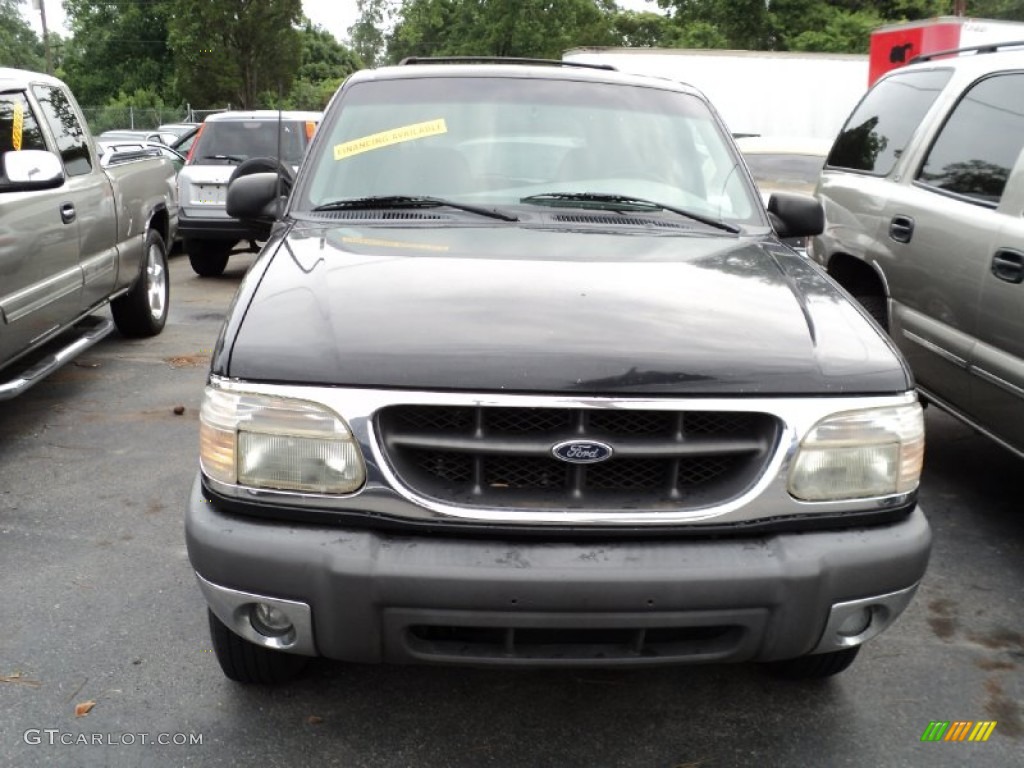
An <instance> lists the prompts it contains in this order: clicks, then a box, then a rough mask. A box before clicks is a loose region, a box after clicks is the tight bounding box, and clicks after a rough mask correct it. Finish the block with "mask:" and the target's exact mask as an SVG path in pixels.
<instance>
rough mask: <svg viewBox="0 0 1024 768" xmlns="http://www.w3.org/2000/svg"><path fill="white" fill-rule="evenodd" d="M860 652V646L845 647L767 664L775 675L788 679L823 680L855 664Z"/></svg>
mask: <svg viewBox="0 0 1024 768" xmlns="http://www.w3.org/2000/svg"><path fill="white" fill-rule="evenodd" d="M859 652H860V646H859V645H855V646H854V647H853V648H843V649H842V650H841V651H832V652H830V653H816V654H814V655H813V656H799V657H797V658H795V659H786V660H785V661H772V662H769V663H768V664H767V665H766V666H767V668H768V671H769V672H770V673H771V674H772V675H773V676H774V677H781V678H784V679H786V680H822V679H824V678H826V677H832V676H833V675H838V674H839V673H840V672H842V671H843V670H844V669H846V668H847V667H849V666H850V665H851V664H853V660H854V659H856V658H857V654H858V653H859Z"/></svg>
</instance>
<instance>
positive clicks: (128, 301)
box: [110, 229, 171, 338]
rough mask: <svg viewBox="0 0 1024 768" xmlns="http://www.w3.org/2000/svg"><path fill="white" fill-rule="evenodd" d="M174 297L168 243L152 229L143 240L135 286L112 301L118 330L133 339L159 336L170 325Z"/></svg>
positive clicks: (112, 309) (111, 306) (111, 307)
mask: <svg viewBox="0 0 1024 768" xmlns="http://www.w3.org/2000/svg"><path fill="white" fill-rule="evenodd" d="M170 297H171V282H170V279H169V276H168V274H167V246H166V244H165V243H164V239H163V238H162V237H161V236H160V233H159V232H157V231H155V230H152V229H151V230H149V231H148V232H147V233H146V239H145V241H144V243H143V257H142V270H141V272H140V274H139V276H138V278H136V280H135V285H133V286H132V288H131V290H130V291H128V293H126V294H124V295H123V296H118V297H117V298H116V299H114V300H113V301H112V302H110V311H111V313H112V314H113V315H114V324H115V325H117V330H119V331H120V332H121V334H122V335H124V336H129V337H132V338H143V337H146V336H156V335H157V334H158V333H160V331H162V330H163V329H164V325H166V324H167V309H168V304H169V302H170Z"/></svg>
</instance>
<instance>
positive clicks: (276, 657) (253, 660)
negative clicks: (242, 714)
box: [207, 609, 309, 685]
mask: <svg viewBox="0 0 1024 768" xmlns="http://www.w3.org/2000/svg"><path fill="white" fill-rule="evenodd" d="M207 614H208V616H209V619H210V639H211V640H212V641H213V652H214V654H215V655H216V657H217V661H218V662H219V663H220V668H221V671H222V672H224V674H225V675H226V676H227V677H228V678H230V679H231V680H234V681H235V682H239V683H246V684H249V685H280V684H281V683H287V682H288V681H290V680H292V679H293V678H295V677H296V676H297V675H298V674H299V673H300V672H301V671H302V670H303V668H304V667H305V666H306V664H307V662H308V661H309V659H308V658H307V657H305V656H297V655H295V654H293V653H284V652H283V651H274V650H271V649H270V648H264V647H262V646H259V645H256V644H255V643H250V642H249V641H248V640H245V639H244V638H241V637H239V636H238V635H236V634H235V633H234V632H232V631H231V630H230V629H228V628H227V627H226V626H224V623H223V622H222V621H221V620H220V619H218V618H217V617H216V616H215V615H214V613H213V611H211V610H209V609H207Z"/></svg>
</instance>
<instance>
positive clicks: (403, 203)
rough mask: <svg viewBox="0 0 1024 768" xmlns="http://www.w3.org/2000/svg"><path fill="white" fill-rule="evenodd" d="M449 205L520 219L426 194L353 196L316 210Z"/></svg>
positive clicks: (481, 213) (501, 217)
mask: <svg viewBox="0 0 1024 768" xmlns="http://www.w3.org/2000/svg"><path fill="white" fill-rule="evenodd" d="M439 206H448V207H449V208H458V209H459V210H460V211H467V212H468V213H475V214H478V215H480V216H487V217H489V218H492V219H501V220H502V221H519V219H518V218H516V217H515V216H510V215H508V214H507V213H502V212H501V211H496V210H492V209H490V208H483V207H482V206H479V205H468V204H466V203H457V202H455V201H454V200H445V199H444V198H443V197H429V196H425V195H371V196H370V197H352V198H349V199H347V200H335V201H333V202H330V203H323V204H322V205H318V206H316V208H314V209H313V210H314V211H358V210H365V209H367V208H437V207H439Z"/></svg>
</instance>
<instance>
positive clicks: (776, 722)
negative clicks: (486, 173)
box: [0, 255, 1024, 768]
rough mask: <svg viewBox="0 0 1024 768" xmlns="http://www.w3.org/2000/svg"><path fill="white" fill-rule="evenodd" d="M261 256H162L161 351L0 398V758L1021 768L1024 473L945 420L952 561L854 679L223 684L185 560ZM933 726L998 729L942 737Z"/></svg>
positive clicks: (929, 579)
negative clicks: (1023, 481)
mask: <svg viewBox="0 0 1024 768" xmlns="http://www.w3.org/2000/svg"><path fill="white" fill-rule="evenodd" d="M253 258H254V257H253V256H252V255H238V256H234V257H232V261H231V262H230V264H229V266H228V269H227V271H226V273H225V275H224V276H223V277H222V278H218V279H200V278H198V277H196V276H195V275H194V274H193V273H192V272H191V270H190V268H189V265H188V262H187V260H186V259H185V258H184V257H181V256H176V257H174V258H173V259H172V260H171V268H170V271H171V277H172V289H171V290H172V295H171V314H170V320H169V322H168V325H167V328H166V329H165V331H164V333H163V334H162V335H160V336H159V337H156V338H155V339H149V340H141V341H136V340H125V339H123V338H120V337H119V336H117V335H114V336H111V337H109V338H108V339H106V340H105V341H104V342H102V343H101V344H99V345H97V346H96V347H94V348H93V349H92V350H90V351H88V352H87V353H86V354H85V355H84V356H83V357H81V358H79V359H78V360H77V361H75V362H74V363H72V364H70V365H68V366H66V367H65V368H63V369H62V370H61V371H59V372H58V373H57V374H55V375H54V376H52V377H50V378H49V379H47V380H46V381H44V382H42V383H40V384H39V385H37V386H36V387H35V388H33V389H32V390H30V391H29V392H28V393H26V394H25V395H24V396H22V397H20V398H18V399H16V400H13V401H9V402H6V403H0V598H2V600H3V610H2V612H0V765H4V766H19V768H20V767H22V766H50V765H68V766H184V765H199V766H237V765H246V764H259V765H265V766H300V765H310V766H312V765H316V766H345V767H346V768H349V767H358V766H388V767H392V766H409V767H410V768H431V767H433V766H467V767H468V766H473V767H475V766H516V767H517V768H519V767H522V766H529V767H531V768H532V767H534V766H551V767H552V768H555V767H557V768H569V767H572V766H588V767H593V766H599V767H600V766H623V767H630V768H632V767H634V766H635V767H636V768H648V767H651V768H712V767H716V768H717V767H719V766H788V765H795V766H929V768H943V767H945V766H964V765H971V766H1000V767H1002V766H1010V765H1020V764H1022V762H1024V760H1022V755H1024V610H1022V608H1024V605H1022V603H1024V589H1022V585H1024V514H1022V506H1021V502H1020V491H1019V483H1020V478H1021V476H1022V475H1024V461H1021V460H1020V459H1018V458H1016V457H1014V456H1012V455H1010V454H1009V453H1007V452H1006V451H1004V450H1002V449H1001V448H999V447H998V446H995V445H993V444H992V443H990V442H989V441H987V440H985V439H984V438H982V437H980V436H979V435H977V434H975V433H974V432H972V431H971V430H970V429H968V428H966V427H964V426H962V425H961V424H959V423H957V422H955V421H954V420H952V419H951V418H949V417H948V416H946V415H944V414H942V413H940V412H938V411H937V410H936V409H934V408H930V409H929V411H928V416H927V428H928V449H927V457H926V463H925V474H924V481H923V485H922V489H921V505H922V507H923V508H924V510H925V513H926V514H927V515H928V518H929V520H930V521H931V523H932V526H933V528H934V534H935V546H934V550H933V554H932V560H931V563H930V566H929V571H928V574H927V576H926V578H925V580H924V582H923V584H922V585H921V588H920V590H919V591H918V593H917V596H916V597H915V599H914V601H913V602H912V604H911V605H910V607H909V609H908V610H907V612H906V613H905V614H904V616H903V617H902V618H901V619H900V620H899V621H898V622H897V623H896V625H895V626H894V627H893V628H892V629H890V630H889V631H888V632H886V633H885V634H883V635H882V636H881V637H879V638H878V639H876V640H875V641H873V642H872V643H869V644H868V645H867V646H866V647H865V648H864V650H863V652H862V653H861V655H860V657H859V658H858V660H857V661H856V662H855V663H854V665H853V666H852V667H851V668H850V669H849V670H848V671H846V672H845V673H843V674H841V675H839V676H838V677H836V678H834V679H832V680H829V681H824V682H817V683H791V682H790V683H785V682H780V681H778V680H775V679H773V678H770V677H768V676H767V675H765V674H764V672H763V671H762V670H761V669H759V668H758V667H756V666H753V665H741V666H703V667H683V668H673V669H657V670H638V671H607V670H592V671H581V670H574V671H550V670H548V671H511V672H508V671H496V670H476V669H451V668H440V667H383V666H381V667H378V666H360V665H351V664H338V663H330V662H325V661H317V662H314V663H313V664H312V665H310V667H309V668H308V670H307V672H306V673H305V674H304V675H303V677H302V678H301V679H300V680H298V681H296V682H295V683H294V684H291V685H289V686H286V687H283V688H260V687H245V686H241V685H238V684H236V683H232V682H231V681H229V680H227V679H226V678H225V677H224V676H223V675H222V674H221V672H220V668H219V667H218V665H217V661H216V659H215V658H214V656H213V653H212V651H211V646H210V642H209V637H208V634H207V627H206V613H205V604H204V602H203V598H202V596H201V595H200V592H199V589H198V587H197V586H196V583H195V578H194V575H193V573H192V571H191V569H190V568H189V564H188V560H187V557H186V553H185V544H184V535H183V523H182V519H183V508H184V504H185V499H186V496H187V494H188V490H189V487H190V484H191V483H192V480H193V478H194V476H195V471H196V464H197V444H198V437H197V435H198V420H197V416H198V406H199V402H200V396H201V392H202V387H203V382H204V379H205V376H206V368H207V366H208V364H209V356H210V351H211V349H212V347H213V345H214V342H215V339H216V336H217V333H218V331H219V328H220V323H221V321H222V320H223V317H224V314H225V312H226V310H227V307H228V304H229V303H230V301H231V297H232V295H233V294H234V291H235V289H236V288H237V286H238V283H239V281H240V280H241V278H242V276H243V275H244V273H245V270H246V268H247V266H248V265H249V264H250V263H251V261H252V259H253ZM932 721H951V722H954V721H971V722H981V721H995V722H996V726H995V728H994V730H993V731H992V733H991V736H990V738H989V739H988V741H985V742H980V743H978V742H967V741H964V742H954V741H944V742H929V741H922V735H923V734H924V732H925V730H926V729H927V728H928V726H929V723H931V722H932Z"/></svg>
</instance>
